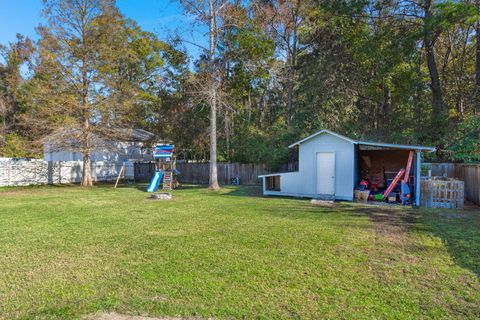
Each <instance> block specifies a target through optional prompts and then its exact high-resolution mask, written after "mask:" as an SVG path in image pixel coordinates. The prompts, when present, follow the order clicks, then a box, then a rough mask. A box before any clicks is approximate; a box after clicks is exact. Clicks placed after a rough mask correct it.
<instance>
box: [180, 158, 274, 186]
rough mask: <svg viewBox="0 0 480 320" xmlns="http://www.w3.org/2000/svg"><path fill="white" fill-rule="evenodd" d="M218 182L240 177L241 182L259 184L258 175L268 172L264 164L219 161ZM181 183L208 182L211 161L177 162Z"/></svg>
mask: <svg viewBox="0 0 480 320" xmlns="http://www.w3.org/2000/svg"><path fill="white" fill-rule="evenodd" d="M217 168H218V183H220V184H230V183H231V180H232V178H236V177H239V178H240V184H245V185H258V184H260V183H261V181H260V179H258V176H259V175H261V174H265V173H268V171H267V169H266V167H265V165H264V164H247V163H218V167H217ZM177 169H178V171H180V177H179V180H180V182H181V183H194V184H208V180H209V175H210V164H209V163H177Z"/></svg>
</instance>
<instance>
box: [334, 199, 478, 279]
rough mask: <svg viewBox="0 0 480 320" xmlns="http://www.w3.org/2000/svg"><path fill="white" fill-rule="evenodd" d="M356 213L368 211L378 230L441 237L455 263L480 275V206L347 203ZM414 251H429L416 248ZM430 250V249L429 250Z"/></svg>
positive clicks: (351, 210) (349, 211)
mask: <svg viewBox="0 0 480 320" xmlns="http://www.w3.org/2000/svg"><path fill="white" fill-rule="evenodd" d="M342 211H343V212H345V213H348V214H352V215H359V214H360V215H361V214H365V215H367V216H368V217H369V219H370V220H371V221H373V222H374V225H375V226H376V229H377V231H379V232H382V233H386V234H387V235H388V233H392V232H402V230H403V231H407V232H410V231H412V232H415V231H417V232H418V231H420V232H428V233H431V234H433V235H435V236H437V237H439V238H440V239H441V240H442V241H443V243H444V244H445V246H446V248H447V251H448V253H449V254H450V256H451V257H452V258H453V260H454V261H455V263H456V264H457V265H459V266H460V267H462V268H465V269H469V270H471V271H473V272H474V273H475V274H476V275H477V276H479V277H480V208H475V209H473V210H468V211H467V210H465V211H455V210H449V209H419V210H414V209H409V208H401V209H396V208H393V207H392V208H389V207H377V206H372V207H368V206H367V207H356V206H343V208H342ZM412 250H419V251H421V250H425V248H420V247H418V246H417V247H416V249H415V248H413V247H412ZM429 250H430V249H429Z"/></svg>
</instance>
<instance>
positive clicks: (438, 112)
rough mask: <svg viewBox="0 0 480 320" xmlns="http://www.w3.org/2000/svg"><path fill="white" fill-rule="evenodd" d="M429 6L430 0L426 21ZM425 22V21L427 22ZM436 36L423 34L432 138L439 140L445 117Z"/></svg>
mask: <svg viewBox="0 0 480 320" xmlns="http://www.w3.org/2000/svg"><path fill="white" fill-rule="evenodd" d="M431 6H432V2H431V1H427V2H426V3H425V8H424V9H425V19H426V20H427V22H428V19H429V18H430V17H431V15H432V12H431ZM427 22H426V23H427ZM437 38H438V34H435V31H434V30H428V31H426V34H425V51H426V58H427V67H428V72H429V75H430V87H431V89H432V129H433V130H434V132H435V134H434V135H436V136H435V137H434V139H435V140H436V141H440V139H441V137H442V131H443V129H444V125H443V124H444V123H445V120H446V119H445V118H446V113H445V110H444V105H443V96H442V86H441V82H440V75H439V73H438V67H437V61H436V59H435V52H434V47H435V42H436V39H437Z"/></svg>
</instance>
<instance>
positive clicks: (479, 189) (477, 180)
mask: <svg viewBox="0 0 480 320" xmlns="http://www.w3.org/2000/svg"><path fill="white" fill-rule="evenodd" d="M428 170H431V174H432V176H440V177H446V178H455V179H458V180H461V181H463V182H464V190H465V191H464V192H465V199H467V200H468V201H472V202H473V203H475V204H480V164H465V163H424V164H423V165H422V175H423V176H426V175H427V172H428Z"/></svg>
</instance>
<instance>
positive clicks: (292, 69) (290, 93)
mask: <svg viewBox="0 0 480 320" xmlns="http://www.w3.org/2000/svg"><path fill="white" fill-rule="evenodd" d="M293 21H294V27H293V30H292V45H291V46H288V50H289V57H288V59H287V61H288V64H289V65H288V75H287V126H288V127H289V128H290V127H291V126H292V121H293V114H294V112H293V108H294V94H295V92H294V89H295V77H296V65H297V50H298V29H297V16H296V13H295V15H294V18H293Z"/></svg>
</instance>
